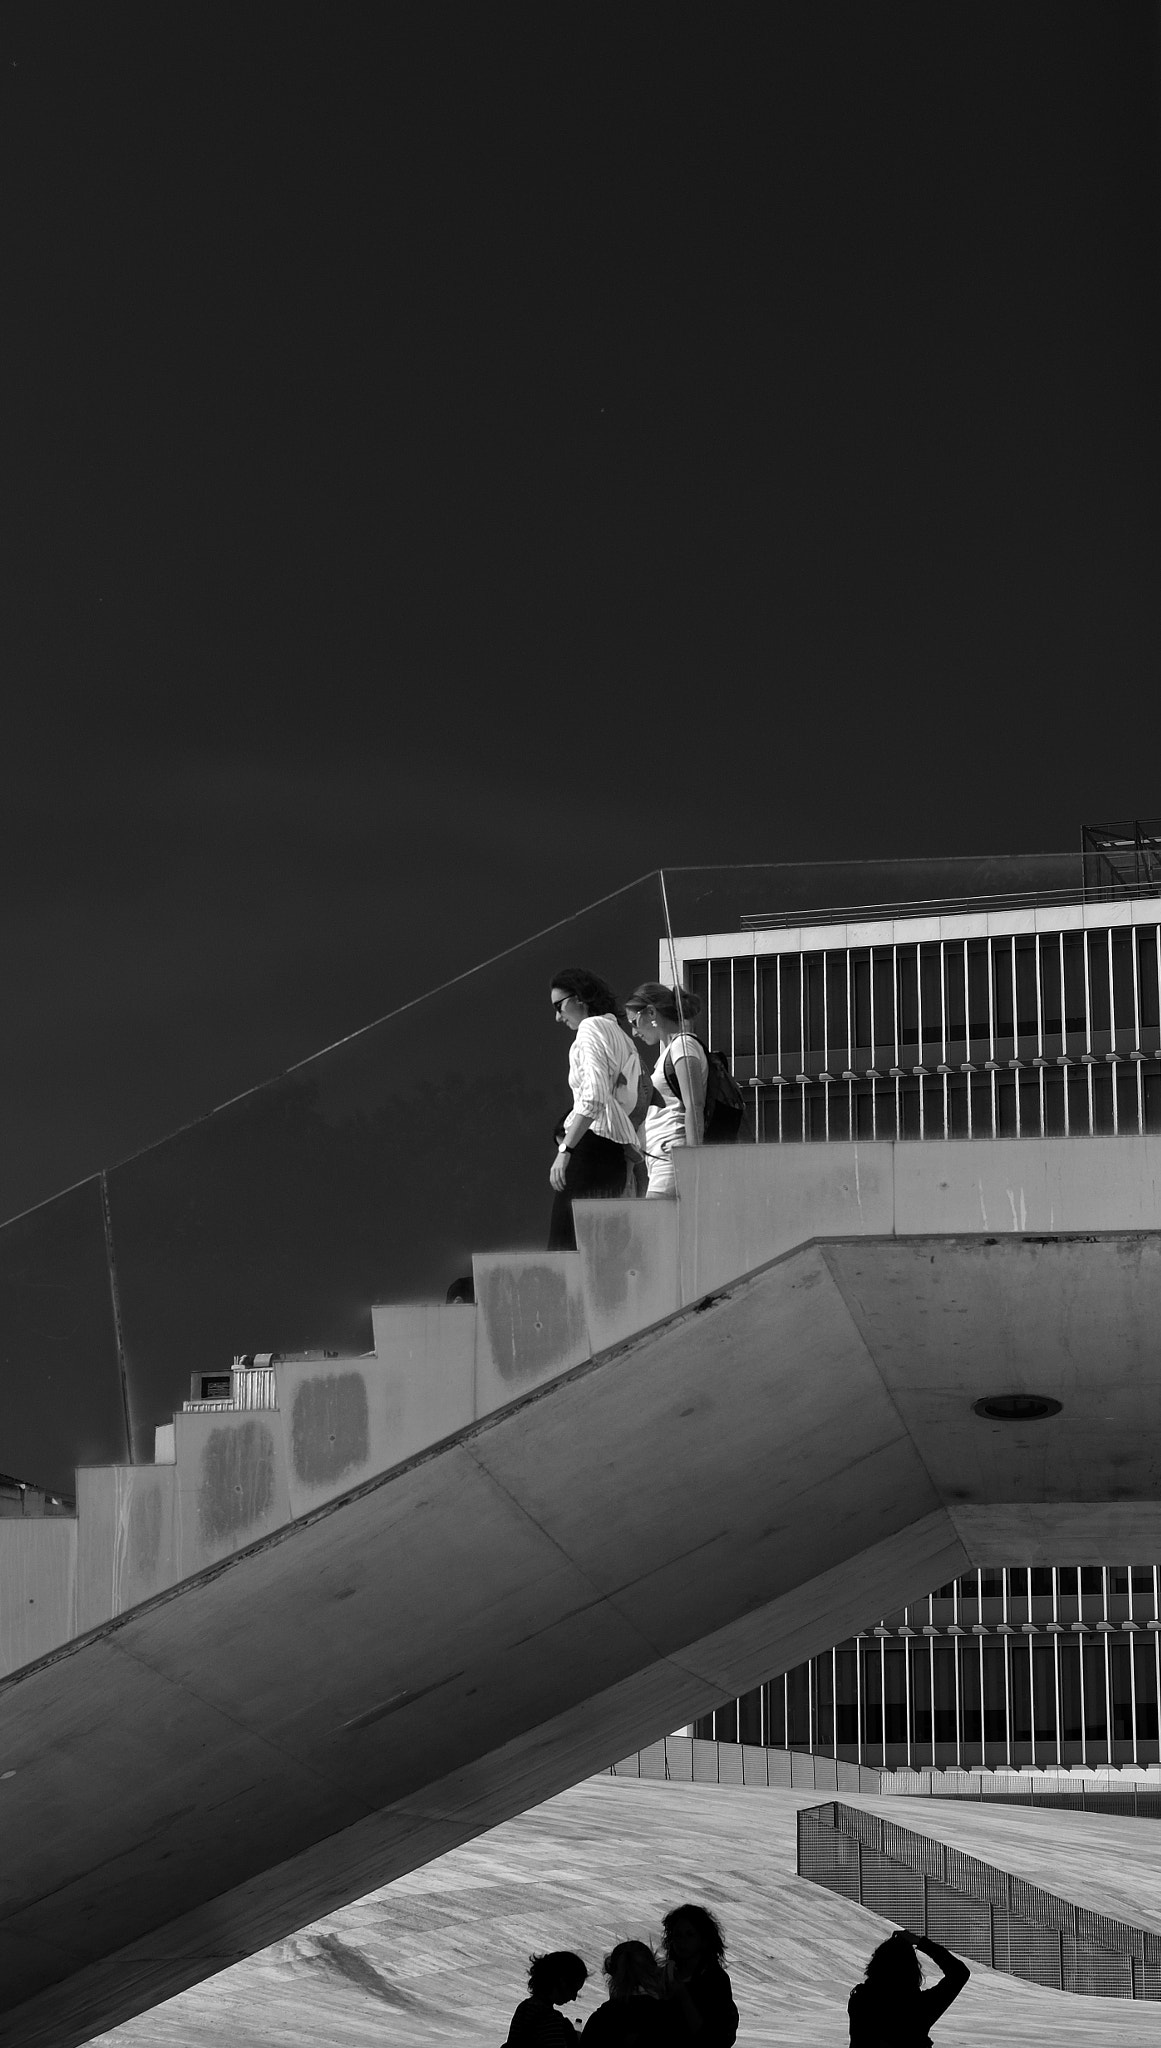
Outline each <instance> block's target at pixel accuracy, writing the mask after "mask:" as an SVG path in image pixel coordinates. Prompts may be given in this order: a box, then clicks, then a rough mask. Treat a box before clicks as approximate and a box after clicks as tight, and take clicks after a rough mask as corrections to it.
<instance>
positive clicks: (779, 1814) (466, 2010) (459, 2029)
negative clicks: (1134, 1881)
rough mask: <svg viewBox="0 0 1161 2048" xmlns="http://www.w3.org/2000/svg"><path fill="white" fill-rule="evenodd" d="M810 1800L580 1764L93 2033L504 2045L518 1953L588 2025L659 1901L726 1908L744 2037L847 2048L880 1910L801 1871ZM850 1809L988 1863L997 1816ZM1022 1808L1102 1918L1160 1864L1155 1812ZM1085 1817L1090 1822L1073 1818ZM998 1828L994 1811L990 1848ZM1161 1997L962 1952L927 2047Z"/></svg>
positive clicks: (1083, 2025)
mask: <svg viewBox="0 0 1161 2048" xmlns="http://www.w3.org/2000/svg"><path fill="white" fill-rule="evenodd" d="M817 1803H818V1795H817V1794H816V1793H794V1792H781V1791H778V1792H775V1791H770V1792H767V1791H754V1790H748V1791H742V1790H733V1789H730V1788H726V1787H721V1786H716V1785H714V1786H711V1785H672V1784H671V1785H663V1784H650V1783H643V1782H641V1781H638V1780H632V1779H630V1780H625V1779H621V1780H614V1779H609V1778H599V1779H591V1780H589V1781H588V1782H587V1783H585V1784H582V1785H578V1786H576V1787H574V1788H573V1789H572V1790H571V1791H569V1792H565V1793H562V1794H561V1795H560V1796H559V1797H557V1798H555V1799H552V1800H549V1801H548V1802H547V1803H546V1804H545V1805H543V1806H540V1807H538V1808H536V1809H534V1810H533V1811H532V1812H530V1813H526V1814H523V1815H521V1816H520V1817H519V1818H518V1819H515V1820H511V1821H507V1822H505V1823H504V1825H503V1826H502V1827H499V1828H495V1829H494V1830H493V1831H492V1832H491V1833H490V1834H487V1835H484V1836H482V1837H481V1838H480V1839H478V1840H477V1841H475V1842H473V1843H470V1844H467V1845H465V1846H464V1847H463V1848H459V1849H455V1850H453V1851H452V1852H451V1853H450V1854H449V1855H446V1856H442V1857H440V1858H439V1859H438V1860H437V1861H436V1862H434V1863H431V1864H429V1865H428V1866H427V1867H426V1868H425V1869H423V1870H418V1871H414V1872H413V1873H412V1874H411V1875H410V1876H408V1877H404V1878H400V1879H399V1880H398V1881H397V1882H396V1883H395V1884H393V1885H390V1886H389V1887H387V1888H386V1889H384V1890H381V1891H377V1892H374V1893H372V1894H371V1895H370V1896H369V1897H368V1898H365V1899H362V1900H360V1901H359V1903H358V1904H357V1905H353V1906H350V1907H348V1908H346V1909H345V1910H344V1911H343V1912H341V1913H335V1914H331V1915H329V1916H328V1917H327V1918H326V1919H324V1920H320V1921H318V1922H316V1923H315V1924H314V1925H313V1926H311V1927H308V1928H304V1929H303V1930H302V1932H301V1933H300V1934H297V1935H294V1936H293V1937H291V1938H290V1939H289V1940H287V1941H283V1942H279V1943H278V1944H277V1945H276V1946H275V1947H273V1948H270V1949H267V1950H266V1951H265V1952H264V1953H263V1954H261V1955H258V1956H254V1957H253V1958H251V1959H250V1960H249V1961H247V1962H245V1963H241V1964H238V1965H237V1966H236V1967H235V1968H233V1969H231V1970H227V1971H224V1972H223V1973H222V1975H221V1976H219V1977H216V1978H214V1979H212V1980H211V1981H210V1982H208V1983H206V1984H202V1985H199V1986H198V1987H197V1988H196V1989H195V1990H192V1991H188V1992H185V1993H184V1994H183V1995H182V1996H181V1997H180V1998H175V1999H172V2000H171V2001H169V2003H168V2004H166V2005H163V2006H159V2007H157V2008H156V2009H155V2010H154V2011H153V2012H151V2013H149V2014H147V2015H145V2016H143V2017H142V2018H141V2019H140V2020H134V2021H130V2022H129V2023H128V2024H127V2025H125V2026H122V2027H118V2028H115V2029H114V2030H113V2032H111V2033H108V2034H105V2035H102V2036H101V2037H100V2048H226V2044H229V2048H317V2044H318V2043H320V2042H325V2043H327V2044H328V2048H371V2044H375V2048H381V2044H382V2043H383V2042H385V2041H389V2042H390V2043H391V2044H392V2048H430V2044H431V2043H434V2042H440V2041H445V2042H448V2043H456V2042H473V2043H484V2044H492V2048H499V2044H500V2043H501V2042H502V2041H503V2040H504V2038H505V2036H506V2033H507V2026H508V2020H509V2018H510V2015H511V2012H512V2009H513V2007H514V2006H515V2004H516V2002H517V2000H518V1999H519V1998H520V1997H521V1996H522V1992H523V1975H524V1972H525V1970H526V1968H527V1957H528V1955H529V1953H530V1952H531V1951H535V1950H541V1949H545V1948H558V1947H570V1948H572V1947H575V1948H577V1949H578V1950H579V1952H580V1953H581V1954H582V1955H583V1956H584V1957H585V1959H586V1961H587V1962H588V1964H589V1968H590V1972H591V1973H592V1974H591V1975H590V1980H589V1983H588V1984H587V1985H586V1986H585V1989H584V1992H583V1993H582V1996H581V1998H580V2000H579V2001H578V2003H577V2004H576V2005H575V2006H573V2007H569V2008H567V2010H569V2011H570V2012H571V2013H574V2014H576V2015H578V2016H579V2017H581V2018H584V2017H586V2016H587V2015H588V2013H590V2012H591V2011H592V2010H593V2009H594V2007H595V2006H596V2005H597V2004H599V2002H600V1999H601V1997H602V1989H601V1978H600V1959H601V1957H602V1956H603V1955H604V1954H605V1952H606V1950H607V1949H608V1948H609V1947H610V1946H611V1945H612V1943H613V1942H614V1941H616V1940H620V1939H624V1938H626V1937H627V1936H632V1935H639V1936H641V1937H643V1938H645V1939H649V1938H650V1937H652V1938H654V1939H656V1936H657V1933H658V1927H659V1922H660V1918H661V1915H662V1913H663V1912H665V1911H667V1910H668V1908H669V1907H670V1906H672V1905H675V1904H678V1903H680V1901H682V1900H683V1899H686V1898H692V1899H695V1900H698V1901H700V1902H701V1903H703V1904H706V1905H709V1906H710V1907H711V1908H712V1910H713V1911H715V1912H716V1913H718V1914H719V1915H720V1917H721V1919H722V1922H723V1925H724V1927H725V1930H726V1936H727V1940H728V1943H729V1956H728V1962H729V1967H730V1972H731V1976H732V1979H733V1984H734V1991H735V1995H736V1997H737V2002H738V2006H739V2009H740V2011H741V2015H742V2025H741V2032H740V2037H739V2038H740V2041H741V2042H742V2043H743V2044H747V2043H749V2044H753V2048H840V2044H841V2043H843V2042H844V2041H845V2040H846V2031H847V2029H846V2010H845V2007H846V1998H847V1993H848V1992H849V1990H850V1988H851V1986H852V1985H853V1984H854V1983H856V1982H857V1981H858V1978H859V1977H860V1975H861V1973H862V1969H863V1966H864V1964H865V1962H866V1959H867V1956H868V1955H869V1954H870V1951H871V1949H872V1948H873V1947H874V1946H875V1944H876V1943H877V1942H878V1941H880V1940H882V1939H883V1938H884V1936H885V1935H886V1934H888V1933H889V1932H890V1924H889V1923H888V1922H886V1921H882V1920H880V1919H879V1918H878V1917H877V1916H876V1915H875V1914H873V1913H870V1912H868V1911H866V1909H865V1908H863V1907H861V1906H854V1905H850V1904H849V1903H847V1902H846V1901H843V1900H841V1899H837V1898H835V1897H833V1896H832V1895H831V1894H830V1893H828V1892H825V1891H823V1890H821V1889H820V1888H819V1887H818V1886H816V1885H811V1884H806V1883H804V1882H803V1881H802V1880H801V1879H799V1878H798V1877H797V1876H796V1875H795V1820H796V1815H797V1812H798V1809H799V1807H801V1806H809V1805H815V1804H817ZM848 1803H850V1804H857V1805H861V1806H865V1807H872V1808H875V1809H876V1810H879V1811H885V1812H887V1813H888V1815H889V1817H890V1818H892V1819H898V1820H899V1821H901V1822H902V1823H903V1824H904V1825H906V1826H913V1825H916V1824H917V1821H916V1818H915V1809H916V1808H918V1807H921V1806H923V1805H925V1804H926V1805H927V1806H928V1807H930V1808H932V1809H933V1811H932V1813H931V1815H930V1817H929V1819H928V1823H927V1824H928V1829H929V1831H934V1832H940V1831H941V1829H942V1830H944V1831H945V1832H946V1839H948V1840H949V1841H950V1840H955V1841H957V1842H959V1841H960V1838H961V1834H962V1831H963V1829H964V1828H965V1827H970V1829H971V1831H972V1835H973V1839H972V1844H971V1846H972V1848H973V1851H974V1853H975V1854H977V1855H981V1856H982V1855H986V1854H987V1853H988V1849H987V1840H988V1833H989V1827H990V1825H991V1824H992V1822H993V1821H995V1820H996V1817H997V1815H998V1813H999V1811H1000V1810H999V1809H996V1808H990V1809H988V1810H987V1811H980V1812H976V1811H972V1812H971V1813H970V1814H968V1813H967V1812H965V1810H964V1809H962V1808H961V1807H959V1806H953V1805H951V1804H950V1803H946V1802H932V1801H927V1802H924V1801H921V1800H902V1799H891V1800H889V1801H882V1800H880V1801H877V1802H876V1801H874V1800H871V1799H868V1798H864V1797H860V1798H857V1799H855V1798H848ZM1033 1819H1034V1820H1035V1833H1036V1836H1037V1841H1038V1847H1037V1850H1036V1854H1037V1856H1038V1857H1039V1858H1042V1859H1043V1861H1044V1863H1046V1864H1047V1865H1048V1866H1050V1867H1055V1868H1057V1869H1061V1870H1063V1869H1065V1868H1067V1869H1068V1871H1069V1874H1070V1875H1072V1874H1073V1873H1074V1872H1079V1871H1080V1870H1081V1869H1083V1872H1084V1882H1085V1884H1086V1886H1087V1887H1088V1889H1089V1891H1090V1892H1091V1894H1092V1896H1093V1899H1094V1901H1103V1910H1104V1911H1106V1912H1110V1913H1111V1912H1116V1911H1118V1910H1119V1906H1118V1905H1117V1904H1116V1901H1117V1900H1119V1899H1120V1897H1121V1893H1122V1890H1123V1884H1124V1877H1123V1871H1124V1865H1125V1862H1126V1859H1127V1858H1128V1859H1132V1860H1133V1862H1134V1867H1139V1868H1140V1870H1141V1874H1142V1879H1144V1878H1145V1877H1146V1876H1147V1875H1148V1874H1149V1871H1150V1869H1151V1870H1152V1871H1154V1872H1155V1871H1156V1870H1157V1869H1159V1868H1161V1827H1157V1828H1154V1827H1153V1826H1152V1824H1151V1823H1149V1822H1147V1821H1133V1820H1130V1819H1122V1818H1120V1817H1113V1816H1105V1815H1080V1816H1075V1815H1072V1814H1062V1813H1059V1812H1050V1811H1043V1810H1040V1811H1038V1812H1036V1814H1035V1815H1034V1816H1033V1815H1032V1814H1024V1813H1022V1812H1016V1814H1015V1822H1016V1823H1017V1829H1016V1832H1017V1833H1018V1832H1019V1828H1018V1824H1019V1823H1021V1822H1026V1821H1027V1822H1031V1821H1033ZM1078 1819H1079V1820H1082V1821H1086V1820H1087V1821H1091V1822H1093V1823H1094V1825H1093V1826H1092V1827H1089V1828H1084V1827H1081V1828H1078V1827H1077V1826H1076V1821H1077V1820H1078ZM1011 1832H1012V1831H1005V1830H1004V1828H1003V1824H1002V1822H999V1823H998V1824H997V1835H996V1838H997V1841H999V1840H1000V1839H1002V1838H1005V1837H1007V1838H1010V1834H1011ZM1029 1832H1030V1831H1029ZM1154 1844H1155V1846H1152V1845H1154ZM961 1845H962V1846H967V1842H966V1841H964V1842H963V1843H962V1844H961ZM1044 1881H1046V1877H1045V1873H1044V1870H1043V1868H1042V1871H1041V1882H1044ZM1158 2011H1159V2009H1158V2007H1157V2006H1156V2005H1154V2004H1145V2003H1143V2002H1142V2003H1131V2002H1127V2001H1123V2000H1116V1999H1095V1998H1078V1997H1075V1996H1071V1995H1070V1994H1068V1993H1066V1992H1058V1991H1046V1990H1043V1989H1041V1988H1040V1987H1039V1986H1036V1985H1030V1984H1022V1983H1019V1982H1018V1981H1016V1980H1015V1979H1013V1978H1010V1977H1005V1976H1002V1975H1000V1974H998V1973H994V1972H992V1971H990V1970H986V1969H982V1968H981V1967H980V1966H979V1965H976V1964H973V1965H972V1975H971V1980H970V1982H969V1984H968V1987H967V1989H966V1991H965V1992H964V1993H963V1994H962V1997H961V1998H960V1999H959V2001H958V2002H957V2004H956V2005H955V2006H953V2007H952V2009H951V2011H950V2012H949V2013H948V2014H947V2016H946V2017H945V2018H944V2019H943V2020H941V2021H940V2024H939V2031H938V2034H937V2036H936V2041H937V2044H938V2048H969V2044H970V2048H979V2044H980V2043H981V2042H987V2043H988V2044H990V2048H1058V2044H1063V2048H1081V2044H1099V2048H1145V2044H1146V2043H1149V2044H1150V2048H1155V2043H1156V2041H1157V2030H1158Z"/></svg>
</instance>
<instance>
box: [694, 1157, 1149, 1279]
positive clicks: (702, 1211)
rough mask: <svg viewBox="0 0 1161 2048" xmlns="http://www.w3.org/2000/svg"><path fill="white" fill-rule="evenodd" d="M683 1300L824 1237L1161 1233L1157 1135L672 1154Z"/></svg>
mask: <svg viewBox="0 0 1161 2048" xmlns="http://www.w3.org/2000/svg"><path fill="white" fill-rule="evenodd" d="M675 1156H676V1164H677V1184H678V1193H679V1205H678V1206H679V1213H680V1254H679V1257H680V1276H681V1299H682V1301H683V1302H693V1301H697V1300H700V1299H701V1298H702V1297H703V1296H704V1295H706V1294H710V1293H712V1292H713V1291H714V1290H715V1289H716V1288H719V1287H724V1286H726V1285H727V1284H728V1282H729V1281H731V1280H736V1279H738V1278H739V1277H740V1276H741V1274H743V1273H749V1272H753V1271H754V1270H755V1269H756V1268H757V1267H759V1266H762V1265H765V1264H766V1263H767V1261H768V1260H770V1259H775V1258H778V1257H779V1256H780V1255H781V1254H782V1253H783V1252H787V1251H790V1250H792V1249H793V1247H794V1246H795V1245H799V1244H805V1243H807V1242H809V1240H810V1239H811V1238H815V1237H892V1236H899V1237H908V1236H929V1235H943V1234H947V1235H972V1236H980V1235H984V1236H1001V1235H1006V1234H1015V1235H1034V1236H1040V1235H1044V1236H1053V1235H1055V1234H1057V1233H1061V1234H1068V1233H1075V1232H1087V1231H1137V1230H1142V1231H1153V1230H1159V1229H1161V1138H1158V1137H1144V1138H1138V1137H1132V1138H1128V1137H1126V1138H994V1139H992V1138H989V1139H977V1140H973V1141H969V1140H963V1139H952V1140H948V1141H947V1142H943V1141H940V1140H936V1139H929V1140H926V1141H924V1142H920V1141H919V1140H914V1141H912V1142H909V1143H906V1142H905V1143H896V1142H894V1141H887V1140H883V1141H874V1142H868V1143H866V1144H851V1143H849V1142H847V1143H842V1142H837V1141H836V1142H835V1143H833V1144H809V1145H742V1146H724V1145H723V1146H714V1145H705V1146H701V1147H699V1148H698V1149H697V1150H696V1151H688V1152H678V1153H677V1154H676V1155H675Z"/></svg>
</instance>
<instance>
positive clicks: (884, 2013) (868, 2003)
mask: <svg viewBox="0 0 1161 2048" xmlns="http://www.w3.org/2000/svg"><path fill="white" fill-rule="evenodd" d="M917 1949H918V1950H919V1952H920V1954H921V1955H925V1956H930V1957H931V1960H932V1962H933V1963H937V1964H938V1965H939V1968H940V1969H941V1970H942V1971H943V1978H942V1981H941V1982H940V1983H938V1984H933V1985H932V1987H931V1989H930V1990H929V1991H925V1990H924V1989H923V1971H922V1969H921V1968H920V1964H919V1956H918V1955H917V1954H916V1950H917ZM970 1975H971V1971H970V1970H969V1969H968V1966H967V1964H966V1963H961V1961H960V1959H959V1957H958V1956H953V1955H952V1953H951V1950H950V1949H949V1948H941V1947H940V1945H939V1943H938V1942H937V1941H928V1940H927V1938H926V1936H925V1935H922V1934H909V1933H908V1931H907V1929H906V1928H905V1927H900V1928H898V1929H897V1930H896V1932H895V1933H894V1934H892V1935H891V1936H890V1938H889V1939H888V1940H887V1941H882V1942H880V1943H879V1946H878V1948H877V1949H876V1950H875V1953H874V1955H873V1956H872V1957H871V1960H870V1962H869V1963H868V1964H867V1969H866V1975H865V1976H864V1978H863V1981H862V1983H861V1984H856V1985H855V1988H854V1990H853V1991H852V1992H851V1995H850V1998H849V1999H848V2000H847V2013H848V2015H849V2018H850V2023H851V2048H931V2029H932V2027H933V2026H934V2025H935V2022H936V2020H939V2019H942V2018H943V2015H944V2013H945V2012H946V2011H947V2008H948V2006H949V2005H950V2004H951V2001H952V1999H953V1998H958V1997H959V1994H960V1992H961V1991H962V1990H963V1987H964V1985H965V1984H966V1983H967V1980H968V1978H969V1977H970Z"/></svg>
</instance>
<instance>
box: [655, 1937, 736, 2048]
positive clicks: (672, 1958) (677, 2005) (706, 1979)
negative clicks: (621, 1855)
mask: <svg viewBox="0 0 1161 2048" xmlns="http://www.w3.org/2000/svg"><path fill="white" fill-rule="evenodd" d="M661 1924H662V1926H663V1927H664V1929H665V1989H666V1993H667V2004H668V2007H669V2024H670V2039H671V2040H672V2041H673V2042H674V2043H675V2048H690V2044H692V2043H694V2042H696V2043H697V2048H732V2044H733V2042H734V2041H735V2040H736V2039H737V2035H738V2008H737V2006H736V2005H735V2004H734V1996H733V1992H732V1991H731V1989H730V1980H729V1978H728V1977H727V1975H726V1972H725V1967H724V1961H723V1959H724V1957H725V1953H726V1944H725V1940H724V1938H723V1935H722V1930H721V1928H720V1927H719V1925H718V1923H717V1921H716V1920H715V1919H714V1916H713V1914H712V1913H707V1912H706V1909H705V1907H704V1906H675V1907H674V1909H673V1911H672V1913H667V1914H666V1915H665V1918H664V1920H663V1921H662V1923H661Z"/></svg>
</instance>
